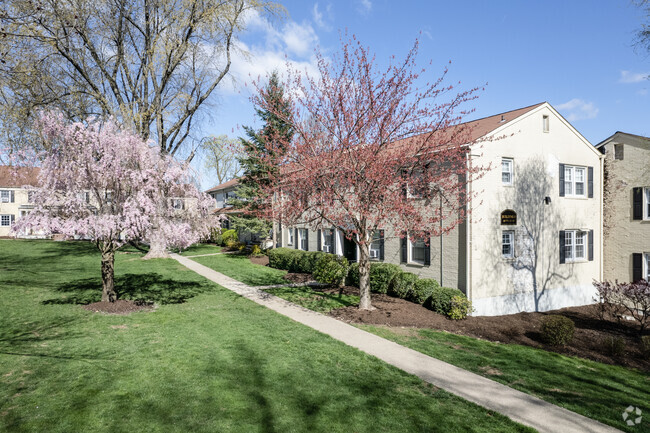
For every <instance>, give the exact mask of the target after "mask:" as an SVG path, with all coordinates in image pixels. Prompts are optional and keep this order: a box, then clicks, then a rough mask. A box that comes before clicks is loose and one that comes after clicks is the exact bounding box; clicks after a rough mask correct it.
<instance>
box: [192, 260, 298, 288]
mask: <svg viewBox="0 0 650 433" xmlns="http://www.w3.org/2000/svg"><path fill="white" fill-rule="evenodd" d="M192 260H194V261H196V262H197V263H201V264H202V265H204V266H207V267H209V268H211V269H214V270H215V271H217V272H221V273H222V274H225V275H228V276H229V277H231V278H234V279H235V280H237V281H241V282H242V283H246V284H248V285H250V286H271V285H275V284H286V283H287V280H285V279H284V278H282V277H283V276H284V275H285V274H286V273H287V271H282V270H280V269H274V268H269V267H268V266H262V265H256V264H253V263H251V261H250V259H249V258H248V257H247V256H246V255H240V254H220V255H218V256H205V257H196V258H193V259H192Z"/></svg>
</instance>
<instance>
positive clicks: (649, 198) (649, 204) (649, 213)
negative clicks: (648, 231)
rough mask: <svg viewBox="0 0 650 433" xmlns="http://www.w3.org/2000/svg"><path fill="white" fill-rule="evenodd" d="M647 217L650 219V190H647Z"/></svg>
mask: <svg viewBox="0 0 650 433" xmlns="http://www.w3.org/2000/svg"><path fill="white" fill-rule="evenodd" d="M645 207H646V210H645V217H646V219H650V188H646V189H645Z"/></svg>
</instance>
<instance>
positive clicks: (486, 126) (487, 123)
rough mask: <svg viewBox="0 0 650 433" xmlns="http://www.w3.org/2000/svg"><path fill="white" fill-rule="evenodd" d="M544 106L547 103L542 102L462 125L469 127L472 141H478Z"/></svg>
mask: <svg viewBox="0 0 650 433" xmlns="http://www.w3.org/2000/svg"><path fill="white" fill-rule="evenodd" d="M543 104H545V102H540V103H539V104H535V105H530V106H528V107H523V108H517V109H516V110H511V111H506V112H505V113H499V114H495V115H493V116H488V117H483V118H481V119H476V120H470V121H469V122H464V123H461V124H460V125H463V126H467V127H468V128H469V129H470V130H471V137H470V139H471V141H474V140H478V139H479V138H481V137H483V136H485V135H487V134H488V133H490V132H492V131H494V130H495V129H497V128H498V127H500V126H501V125H503V124H505V123H507V122H510V121H511V120H514V119H516V118H517V117H519V116H521V115H523V114H526V113H528V112H529V111H532V110H534V109H535V108H537V107H539V106H540V105H543ZM460 125H459V126H460Z"/></svg>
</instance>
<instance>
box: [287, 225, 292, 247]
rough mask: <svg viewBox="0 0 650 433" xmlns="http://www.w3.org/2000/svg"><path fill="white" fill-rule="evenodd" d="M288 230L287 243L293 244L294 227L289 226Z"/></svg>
mask: <svg viewBox="0 0 650 433" xmlns="http://www.w3.org/2000/svg"><path fill="white" fill-rule="evenodd" d="M287 230H288V233H287V245H293V229H292V228H289V229H287Z"/></svg>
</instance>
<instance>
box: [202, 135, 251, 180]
mask: <svg viewBox="0 0 650 433" xmlns="http://www.w3.org/2000/svg"><path fill="white" fill-rule="evenodd" d="M203 149H204V151H205V167H206V168H207V169H208V170H210V171H211V172H213V173H214V174H215V176H216V177H217V184H222V183H224V182H226V181H229V180H231V179H235V178H236V177H238V176H239V175H240V174H241V172H242V170H243V169H242V166H241V164H240V163H239V160H240V158H241V157H242V151H243V150H242V146H241V143H240V141H239V140H238V139H234V138H228V136H227V135H218V136H216V137H209V138H208V139H206V140H205V143H204V145H203Z"/></svg>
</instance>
